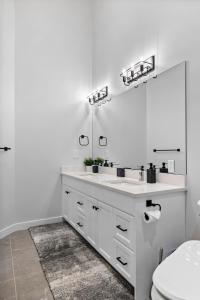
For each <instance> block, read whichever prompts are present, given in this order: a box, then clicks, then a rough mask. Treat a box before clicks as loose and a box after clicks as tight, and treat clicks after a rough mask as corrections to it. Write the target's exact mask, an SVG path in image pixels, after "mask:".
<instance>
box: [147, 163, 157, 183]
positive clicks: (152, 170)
mask: <svg viewBox="0 0 200 300" xmlns="http://www.w3.org/2000/svg"><path fill="white" fill-rule="evenodd" d="M147 183H156V167H155V166H154V165H153V164H152V163H150V164H149V169H147Z"/></svg>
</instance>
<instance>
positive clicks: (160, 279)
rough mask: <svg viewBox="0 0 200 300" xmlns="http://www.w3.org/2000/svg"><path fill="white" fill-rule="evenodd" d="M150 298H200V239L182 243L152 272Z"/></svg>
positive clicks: (155, 299) (179, 299) (163, 299)
mask: <svg viewBox="0 0 200 300" xmlns="http://www.w3.org/2000/svg"><path fill="white" fill-rule="evenodd" d="M151 297H152V300H200V241H188V242H185V243H183V244H182V245H181V246H180V247H179V248H178V249H177V250H176V251H174V252H173V253H172V254H171V255H170V256H168V257H167V258H166V259H165V260H164V261H163V262H162V263H161V264H160V265H159V266H158V267H157V269H156V270H155V272H154V274H153V287H152V290H151Z"/></svg>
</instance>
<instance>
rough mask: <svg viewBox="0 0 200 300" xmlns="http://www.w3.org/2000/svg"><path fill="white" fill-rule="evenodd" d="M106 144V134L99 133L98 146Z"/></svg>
mask: <svg viewBox="0 0 200 300" xmlns="http://www.w3.org/2000/svg"><path fill="white" fill-rule="evenodd" d="M107 145H108V139H107V137H106V136H103V135H100V137H99V146H101V147H105V146H107Z"/></svg>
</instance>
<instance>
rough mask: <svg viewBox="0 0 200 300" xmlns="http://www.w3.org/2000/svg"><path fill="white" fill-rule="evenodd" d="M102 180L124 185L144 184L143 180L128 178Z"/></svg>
mask: <svg viewBox="0 0 200 300" xmlns="http://www.w3.org/2000/svg"><path fill="white" fill-rule="evenodd" d="M104 182H105V183H108V184H116V185H125V186H127V185H129V186H131V185H141V184H144V182H142V181H136V180H128V179H112V180H106V181H104Z"/></svg>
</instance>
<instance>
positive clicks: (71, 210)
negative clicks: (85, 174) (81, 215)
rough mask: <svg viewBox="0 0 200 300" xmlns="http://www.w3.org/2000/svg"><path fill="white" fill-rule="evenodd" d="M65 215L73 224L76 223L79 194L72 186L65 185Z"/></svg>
mask: <svg viewBox="0 0 200 300" xmlns="http://www.w3.org/2000/svg"><path fill="white" fill-rule="evenodd" d="M63 194H64V196H63V198H64V199H63V216H64V218H65V219H66V220H67V221H69V222H70V223H71V224H72V225H73V226H75V224H76V202H77V198H78V194H77V193H76V192H74V191H73V190H72V189H71V188H69V187H67V186H64V190H63Z"/></svg>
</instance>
